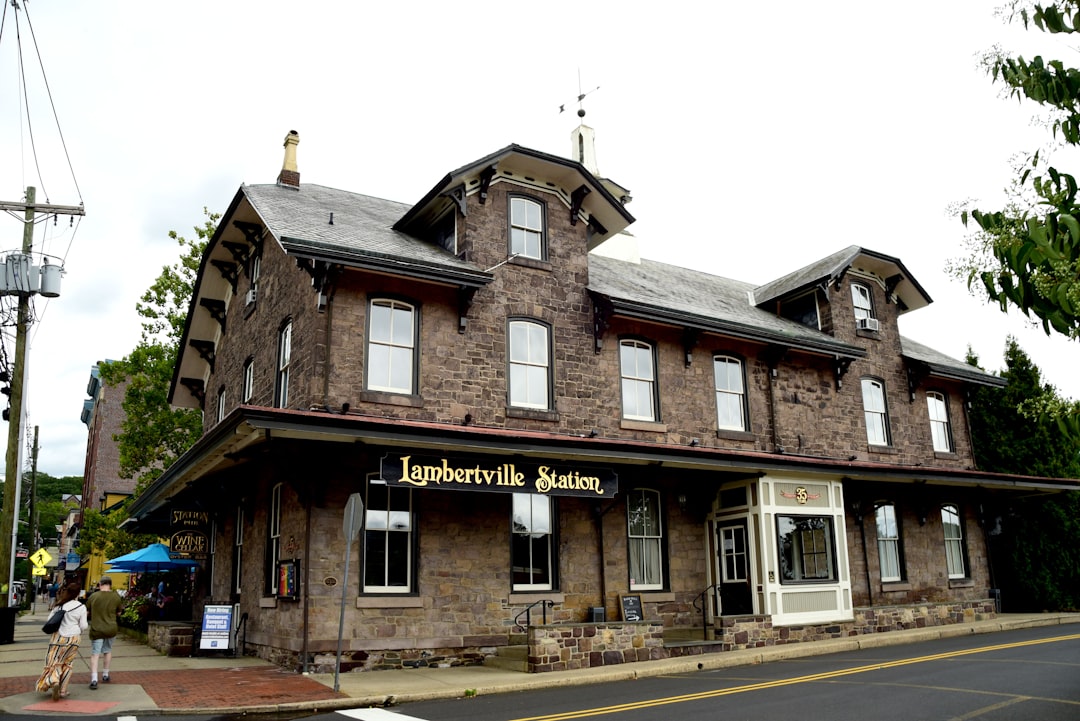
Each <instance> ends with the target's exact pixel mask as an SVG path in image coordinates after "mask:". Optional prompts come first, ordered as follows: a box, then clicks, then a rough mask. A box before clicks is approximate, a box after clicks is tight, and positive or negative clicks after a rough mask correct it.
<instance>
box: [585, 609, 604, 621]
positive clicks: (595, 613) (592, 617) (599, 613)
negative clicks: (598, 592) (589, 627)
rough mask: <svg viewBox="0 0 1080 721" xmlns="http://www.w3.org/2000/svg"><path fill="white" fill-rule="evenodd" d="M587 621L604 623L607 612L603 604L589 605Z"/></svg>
mask: <svg viewBox="0 0 1080 721" xmlns="http://www.w3.org/2000/svg"><path fill="white" fill-rule="evenodd" d="M589 621H590V622H591V623H604V622H605V621H607V613H606V610H605V609H604V607H603V606H589Z"/></svg>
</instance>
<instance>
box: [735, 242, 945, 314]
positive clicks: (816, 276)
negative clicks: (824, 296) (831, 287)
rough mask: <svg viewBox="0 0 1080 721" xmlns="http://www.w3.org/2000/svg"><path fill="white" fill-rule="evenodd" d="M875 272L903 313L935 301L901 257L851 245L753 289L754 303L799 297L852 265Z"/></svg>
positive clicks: (835, 278)
mask: <svg viewBox="0 0 1080 721" xmlns="http://www.w3.org/2000/svg"><path fill="white" fill-rule="evenodd" d="M852 267H854V268H856V269H857V270H865V271H867V272H870V273H873V274H874V275H876V276H878V277H879V278H881V279H882V280H884V281H885V282H886V284H887V285H888V286H889V289H890V292H892V293H893V294H894V295H895V297H896V301H897V306H898V307H899V309H900V312H901V313H906V312H907V311H910V310H916V309H918V308H922V307H924V306H927V305H929V304H930V303H932V302H933V301H932V300H931V298H930V295H929V294H928V293H927V292H926V291H925V290H923V287H922V286H921V285H919V282H918V281H917V280H915V276H913V275H912V274H911V273H910V272H909V271H908V269H907V268H905V267H904V264H903V263H901V262H900V260H899V259H898V258H894V257H892V256H890V255H885V254H884V253H878V252H877V251H873V250H868V249H866V248H861V247H859V246H857V245H849V246H848V247H847V248H844V249H843V250H840V251H837V252H836V253H833V254H832V255H828V256H825V257H824V258H822V259H821V260H818V261H815V262H813V263H811V264H810V265H807V266H805V267H803V268H800V269H799V270H796V271H794V272H791V273H788V274H787V275H785V276H783V277H782V278H777V279H776V280H773V281H770V282H768V283H765V284H764V285H760V286H758V287H757V288H754V292H753V301H752V302H753V303H754V305H758V306H764V305H766V304H769V303H771V302H772V301H775V300H778V299H782V298H788V297H792V296H797V295H800V294H802V293H804V292H805V291H807V290H809V289H811V288H813V287H814V286H817V285H819V284H822V283H824V284H828V283H831V282H837V281H839V280H840V279H841V278H842V277H843V276H844V274H845V273H846V272H847V271H848V269H850V268H852Z"/></svg>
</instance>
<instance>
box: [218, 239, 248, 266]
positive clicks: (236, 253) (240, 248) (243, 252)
mask: <svg viewBox="0 0 1080 721" xmlns="http://www.w3.org/2000/svg"><path fill="white" fill-rule="evenodd" d="M221 246H222V247H223V248H225V250H227V251H229V255H231V256H232V257H233V260H235V261H236V262H237V263H239V264H240V265H245V264H246V263H247V261H248V258H249V257H251V255H250V250H249V249H248V246H247V245H246V244H244V243H237V242H235V241H232V240H223V241H221Z"/></svg>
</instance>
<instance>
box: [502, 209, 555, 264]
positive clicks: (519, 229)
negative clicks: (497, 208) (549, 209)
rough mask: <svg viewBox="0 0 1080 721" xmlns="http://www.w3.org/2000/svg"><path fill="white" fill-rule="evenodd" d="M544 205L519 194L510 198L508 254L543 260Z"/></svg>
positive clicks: (544, 251) (544, 252) (544, 250)
mask: <svg viewBox="0 0 1080 721" xmlns="http://www.w3.org/2000/svg"><path fill="white" fill-rule="evenodd" d="M546 253H547V248H546V247H545V238H544V206H543V205H542V204H541V203H539V202H537V201H535V200H533V199H531V198H523V197H519V196H511V198H510V255H520V256H522V257H525V258H533V259H535V260H544V258H545V255H546Z"/></svg>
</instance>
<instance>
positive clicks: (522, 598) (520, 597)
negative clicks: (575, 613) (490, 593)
mask: <svg viewBox="0 0 1080 721" xmlns="http://www.w3.org/2000/svg"><path fill="white" fill-rule="evenodd" d="M507 601H508V602H509V603H536V602H537V601H554V602H555V603H566V594H565V593H560V592H558V591H517V592H511V593H510V596H509V598H507Z"/></svg>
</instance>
